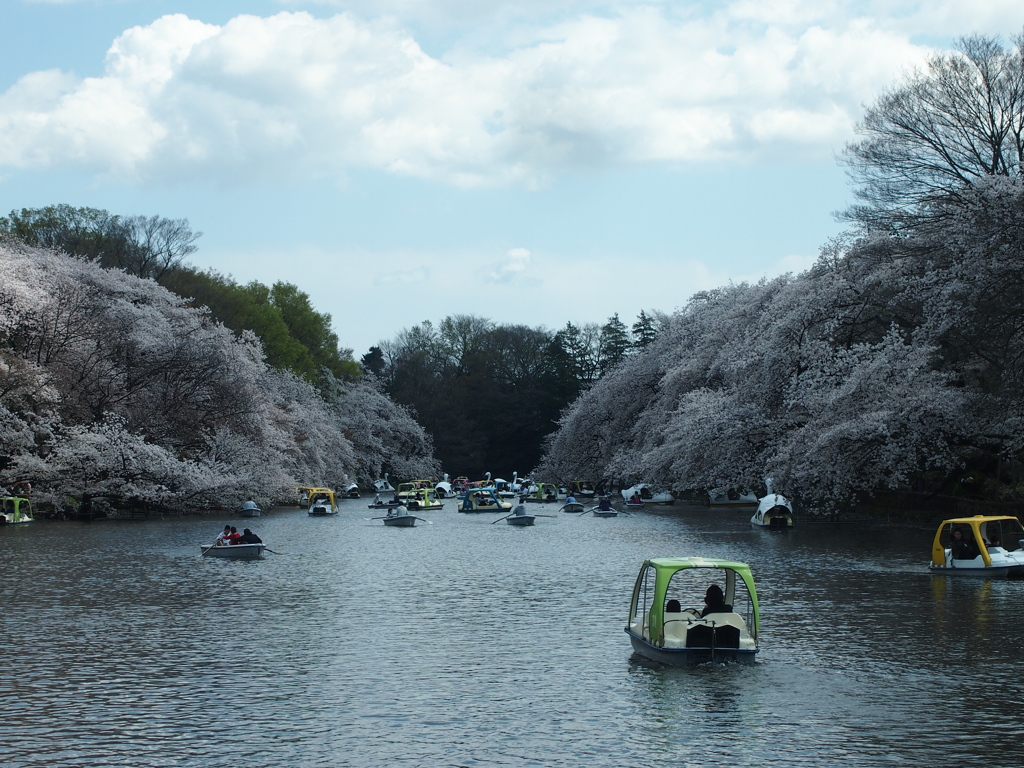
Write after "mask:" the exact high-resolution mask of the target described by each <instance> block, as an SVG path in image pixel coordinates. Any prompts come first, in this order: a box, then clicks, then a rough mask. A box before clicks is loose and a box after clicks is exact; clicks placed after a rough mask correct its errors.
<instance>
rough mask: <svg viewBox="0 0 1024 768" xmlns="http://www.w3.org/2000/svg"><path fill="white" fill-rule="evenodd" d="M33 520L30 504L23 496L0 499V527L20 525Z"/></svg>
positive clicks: (33, 515)
mask: <svg viewBox="0 0 1024 768" xmlns="http://www.w3.org/2000/svg"><path fill="white" fill-rule="evenodd" d="M35 519H36V517H35V514H33V512H32V502H31V501H29V500H28V499H26V498H25V497H24V496H3V497H0V525H22V524H24V523H32V522H35Z"/></svg>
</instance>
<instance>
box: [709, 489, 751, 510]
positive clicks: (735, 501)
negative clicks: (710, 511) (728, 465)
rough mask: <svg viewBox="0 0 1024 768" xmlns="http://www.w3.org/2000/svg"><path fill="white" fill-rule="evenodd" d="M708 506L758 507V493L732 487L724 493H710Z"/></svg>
mask: <svg viewBox="0 0 1024 768" xmlns="http://www.w3.org/2000/svg"><path fill="white" fill-rule="evenodd" d="M708 506H711V507H756V506H757V494H756V493H751V492H750V491H746V490H742V489H737V488H730V489H729V490H727V491H725V492H723V493H714V494H709V495H708Z"/></svg>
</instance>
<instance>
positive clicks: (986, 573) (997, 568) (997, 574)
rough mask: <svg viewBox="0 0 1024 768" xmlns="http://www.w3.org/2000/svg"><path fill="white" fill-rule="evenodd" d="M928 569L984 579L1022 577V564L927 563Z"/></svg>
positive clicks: (950, 574) (944, 574) (1023, 569)
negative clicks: (957, 564) (980, 565)
mask: <svg viewBox="0 0 1024 768" xmlns="http://www.w3.org/2000/svg"><path fill="white" fill-rule="evenodd" d="M928 570H929V571H931V572H932V573H935V574H941V575H943V576H980V577H981V578H985V579H1024V565H1019V564H1013V565H991V566H988V567H984V566H982V567H978V568H971V567H967V568H963V567H960V566H957V567H953V566H945V565H929V566H928Z"/></svg>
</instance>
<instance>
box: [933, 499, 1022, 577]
mask: <svg viewBox="0 0 1024 768" xmlns="http://www.w3.org/2000/svg"><path fill="white" fill-rule="evenodd" d="M979 543H980V546H979ZM928 568H929V570H931V571H932V572H933V573H943V574H947V575H951V576H952V575H955V576H988V577H992V578H1024V527H1022V526H1021V524H1020V520H1018V519H1017V518H1016V517H1011V516H1009V515H977V516H975V517H955V518H951V519H949V520H943V521H942V524H941V525H940V526H939V529H938V531H936V533H935V539H934V540H933V541H932V561H931V563H930V564H929V565H928Z"/></svg>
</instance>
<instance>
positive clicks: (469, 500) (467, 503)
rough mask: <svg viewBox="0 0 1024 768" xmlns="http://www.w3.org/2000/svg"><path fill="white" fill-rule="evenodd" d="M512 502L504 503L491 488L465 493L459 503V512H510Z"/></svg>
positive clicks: (476, 489) (475, 489)
mask: <svg viewBox="0 0 1024 768" xmlns="http://www.w3.org/2000/svg"><path fill="white" fill-rule="evenodd" d="M511 511H512V502H511V501H505V500H504V499H502V498H501V497H500V496H498V494H497V492H496V491H495V490H494V489H493V488H474V489H471V490H468V491H466V494H465V496H463V497H462V499H461V500H460V501H459V512H511Z"/></svg>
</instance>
